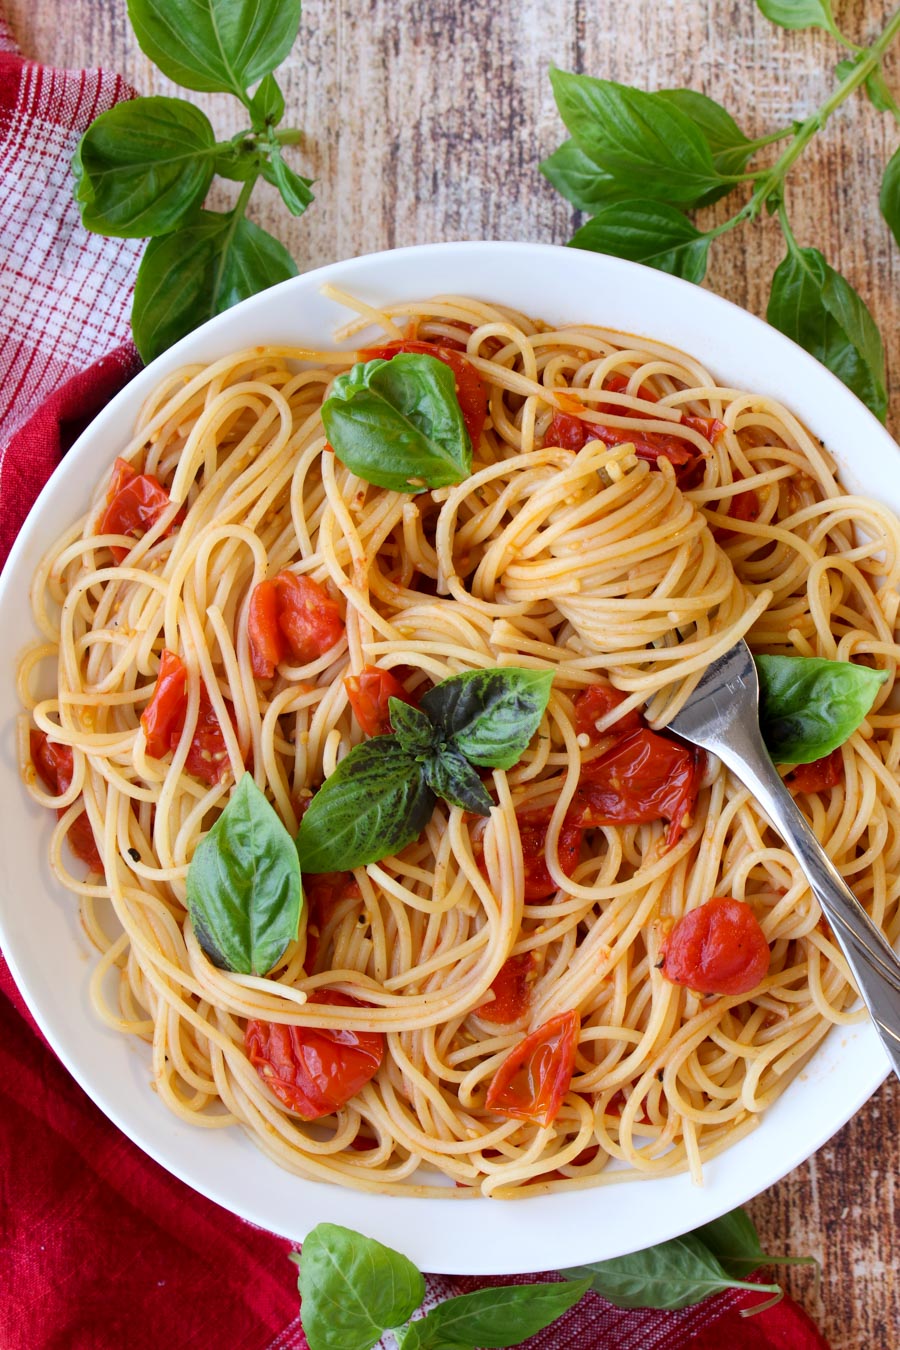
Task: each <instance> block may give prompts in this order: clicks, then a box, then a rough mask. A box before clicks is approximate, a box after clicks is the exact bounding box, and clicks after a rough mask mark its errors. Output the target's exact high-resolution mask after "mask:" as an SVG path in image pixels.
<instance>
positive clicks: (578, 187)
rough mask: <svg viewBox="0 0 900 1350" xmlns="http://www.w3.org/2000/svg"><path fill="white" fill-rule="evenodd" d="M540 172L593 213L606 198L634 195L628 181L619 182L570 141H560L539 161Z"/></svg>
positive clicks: (607, 201) (578, 205)
mask: <svg viewBox="0 0 900 1350" xmlns="http://www.w3.org/2000/svg"><path fill="white" fill-rule="evenodd" d="M540 170H541V173H542V174H543V175H544V177H545V178H546V179H547V181H548V182H550V183H552V184H553V186H554V187H555V188H556V191H557V192H559V193H560V194H561V195H562V196H563V197H565V198H566V200H567V201H570V202H571V203H572V205H573V206H574V207H576V208H577V209H578V210H579V211H589V212H590V213H591V214H593V213H594V212H595V211H599V210H601V208H602V207H604V206H608V205H609V204H610V202H618V201H625V200H627V199H628V198H629V197H633V196H634V187H633V186H632V184H631V183H630V182H625V183H620V182H619V180H618V178H616V176H615V174H613V173H607V172H606V170H605V169H601V168H600V165H599V164H595V163H594V161H593V160H592V159H591V158H590V156H589V155H586V154H585V153H584V151H583V150H582V149H580V148H579V146H577V145H576V144H575V142H574V141H563V143H562V145H561V146H560V147H559V149H558V150H554V152H553V154H552V155H548V157H547V158H546V159H545V160H544V161H543V162H542V163H541V165H540Z"/></svg>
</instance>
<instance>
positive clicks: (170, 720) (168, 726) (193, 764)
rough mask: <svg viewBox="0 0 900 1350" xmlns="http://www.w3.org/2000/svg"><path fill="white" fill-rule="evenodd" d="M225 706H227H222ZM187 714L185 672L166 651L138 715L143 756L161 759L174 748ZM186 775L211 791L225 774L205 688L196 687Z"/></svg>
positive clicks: (225, 752) (218, 731)
mask: <svg viewBox="0 0 900 1350" xmlns="http://www.w3.org/2000/svg"><path fill="white" fill-rule="evenodd" d="M226 706H228V705H227V704H226ZM186 714H187V668H186V667H185V664H184V662H183V661H182V659H181V657H180V656H176V655H175V653H174V652H170V651H168V650H166V649H164V650H163V654H162V656H161V657H160V661H159V673H158V675H157V677H156V686H155V688H154V690H153V696H152V698H151V699H150V702H149V703H148V704H147V706H146V708H145V709H144V711H143V712H142V713H141V726H142V727H143V728H144V735H145V736H146V738H147V754H148V755H151V756H152V757H153V758H154V759H162V758H163V756H164V755H166V754H168V752H169V751H170V750H176V749H177V748H178V742H179V741H180V740H181V733H182V731H183V730H184V719H185V716H186ZM184 767H185V770H186V771H187V773H190V774H193V776H194V777H195V778H199V779H200V781H201V783H205V784H206V785H207V787H212V786H213V785H214V784H215V783H218V782H219V780H220V778H221V777H222V775H223V774H224V773H226V772H227V771H228V767H229V759H228V750H227V748H226V746H225V737H224V735H223V734H222V728H221V726H220V724H219V719H218V717H217V716H216V712H215V709H214V708H213V705H212V700H211V699H210V697H209V694H208V692H207V689H206V685H205V684H201V685H200V707H199V708H198V710H197V725H196V727H195V729H194V734H193V736H192V737H191V744H190V746H189V748H188V752H187V758H186V759H185V762H184Z"/></svg>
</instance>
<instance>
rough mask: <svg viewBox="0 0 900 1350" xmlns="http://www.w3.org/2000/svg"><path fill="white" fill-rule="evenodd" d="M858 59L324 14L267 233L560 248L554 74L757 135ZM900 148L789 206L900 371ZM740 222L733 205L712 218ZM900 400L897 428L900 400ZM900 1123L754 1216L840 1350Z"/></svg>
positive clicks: (574, 10)
mask: <svg viewBox="0 0 900 1350" xmlns="http://www.w3.org/2000/svg"><path fill="white" fill-rule="evenodd" d="M6 6H7V10H8V12H9V14H10V18H11V21H12V23H13V27H14V31H15V33H16V35H17V37H18V39H19V42H20V44H21V46H22V48H23V50H24V51H25V52H26V53H27V54H28V55H31V56H34V57H35V58H36V59H39V60H41V61H45V62H49V63H52V64H57V65H68V66H80V65H97V64H102V65H105V66H107V67H109V68H111V69H116V70H118V71H120V72H121V73H122V74H123V75H124V76H125V77H126V78H127V79H129V80H130V81H131V82H132V83H133V84H134V85H135V86H136V87H137V88H138V89H140V90H141V91H142V92H145V93H151V92H155V93H170V92H172V90H171V86H169V85H168V83H167V81H165V80H164V79H163V78H162V77H161V76H160V75H159V74H158V72H156V71H155V70H154V68H153V67H152V66H151V64H150V63H149V62H148V61H147V60H146V58H145V57H144V56H143V55H142V53H141V52H140V51H139V50H138V48H137V46H136V44H135V42H134V40H133V37H132V36H131V33H130V30H129V27H128V24H127V20H126V17H125V0H65V3H64V4H61V3H60V0H6ZM890 8H891V7H890V6H888V5H887V4H886V3H884V2H883V3H880V4H878V3H876V4H872V3H870V2H869V0H847V3H845V4H843V5H839V6H838V10H839V14H840V16H841V18H842V21H843V22H844V24H845V27H846V29H847V31H848V32H849V33H850V34H851V36H853V37H854V38H857V39H858V40H860V41H863V40H864V39H865V38H866V37H867V36H871V35H872V34H874V33H875V32H877V31H878V30H879V28H880V27H881V24H882V22H883V20H884V18H885V17H886V16H887V14H888V13H889V11H890ZM839 55H840V53H839V52H838V50H837V49H836V47H835V44H834V43H833V42H832V41H831V39H830V38H828V36H827V35H826V34H824V33H822V32H819V31H809V32H801V33H788V32H783V31H781V30H778V29H775V28H774V27H772V25H771V24H769V23H767V22H766V21H765V20H764V19H763V18H762V17H761V15H760V14H759V13H758V11H757V10H756V8H755V6H754V5H753V4H752V3H750V0H694V2H693V3H676V2H675V0H668V3H666V0H631V3H630V4H629V5H627V6H623V5H596V4H590V3H588V0H554V2H553V3H551V4H547V3H542V2H541V0H515V3H514V2H513V0H506V3H504V2H503V0H464V3H460V2H459V0H368V2H367V3H361V0H308V3H307V5H306V9H305V15H304V21H303V30H302V36H301V40H300V42H299V43H298V45H297V48H296V52H295V54H294V55H292V56H291V58H290V59H289V61H288V62H287V64H286V66H285V67H284V68H283V70H282V72H281V74H280V76H279V78H280V79H281V81H282V84H283V86H284V89H285V93H286V97H287V103H288V108H289V110H290V115H291V120H292V121H294V122H296V123H297V124H299V125H301V126H303V127H304V128H306V130H307V135H308V139H307V142H306V144H305V146H304V147H303V149H302V150H301V151H299V152H297V157H296V159H295V162H296V163H297V166H298V167H299V168H301V169H302V170H303V172H305V173H307V174H309V175H311V176H313V177H315V178H316V179H317V180H318V182H317V188H316V191H317V196H318V200H317V202H316V204H315V206H314V207H313V209H312V210H310V211H309V212H308V213H307V215H306V216H305V217H303V218H302V219H301V220H299V221H294V220H291V219H290V218H289V217H288V216H287V215H286V213H285V212H284V211H283V210H282V209H281V207H280V206H279V204H278V202H277V200H276V198H275V194H274V192H273V191H272V190H271V189H268V188H265V189H264V190H261V191H260V192H259V194H258V195H259V198H260V200H259V202H258V204H255V205H254V216H255V218H256V219H257V220H258V221H259V223H260V224H262V225H264V226H266V227H267V228H269V229H271V230H273V231H274V232H275V233H277V234H279V236H280V237H281V238H282V239H284V241H285V242H286V243H287V245H288V246H289V247H290V248H291V250H292V252H293V253H294V255H295V256H296V257H297V258H298V260H300V263H301V266H310V267H311V266H317V265H319V264H321V263H325V262H329V261H332V260H334V259H337V258H344V257H351V256H354V255H357V254H360V253H367V252H371V251H373V250H376V249H381V248H393V247H397V246H401V245H405V244H414V243H423V242H428V241H431V240H439V239H466V238H470V239H477V238H488V239H536V240H544V241H548V242H557V243H562V242H564V241H565V240H566V239H567V238H568V237H569V235H570V233H571V230H572V226H573V223H574V220H573V215H572V212H571V211H570V210H569V208H568V206H567V204H566V203H565V202H564V201H562V200H561V199H560V198H558V197H557V196H556V195H555V194H554V192H553V191H552V189H551V188H550V187H549V185H548V184H546V183H545V182H544V180H543V179H542V178H541V176H540V174H539V173H538V172H537V164H538V161H539V160H540V158H541V157H542V156H543V155H546V154H548V153H549V152H550V151H551V150H552V149H553V148H554V147H555V145H556V144H557V143H558V141H559V140H560V139H561V138H562V134H563V133H562V128H561V125H560V124H559V122H558V119H557V116H556V111H555V108H554V105H553V99H552V96H551V93H550V86H549V82H548V80H547V76H546V72H547V68H548V66H549V65H550V64H553V63H555V64H558V65H560V66H562V67H565V68H567V69H577V70H583V71H586V72H588V73H591V74H597V75H605V76H609V77H611V78H614V79H619V80H623V81H625V82H628V83H635V84H640V85H643V86H644V87H646V88H664V87H669V86H673V85H690V86H692V87H694V88H698V89H702V90H704V91H705V92H706V93H708V94H710V95H712V96H713V97H715V98H717V99H719V100H720V101H721V102H723V103H724V104H725V105H726V106H727V107H728V108H729V109H730V110H731V111H732V112H733V113H734V115H735V116H736V117H737V119H738V121H739V122H740V124H741V125H742V126H743V127H744V129H745V130H746V131H747V133H748V134H750V135H754V136H756V135H760V134H762V133H764V132H767V131H771V130H773V129H774V128H775V127H777V126H788V125H789V124H790V123H791V121H792V120H793V119H794V118H797V117H800V116H802V115H803V114H804V113H806V112H808V111H809V110H810V109H811V108H812V107H813V106H814V104H815V103H817V102H818V101H819V100H821V98H822V97H824V96H825V93H826V92H827V90H828V88H829V87H830V78H831V76H830V72H831V69H832V67H833V65H834V63H835V61H836V60H837V59H838V58H839ZM894 64H895V65H896V62H895V63H894ZM194 97H196V99H197V101H198V102H199V103H201V104H202V105H203V106H204V107H205V108H206V110H207V111H208V113H209V115H210V116H211V117H212V119H213V123H214V125H215V126H216V128H217V130H218V131H220V133H221V134H223V135H224V134H230V133H231V132H233V131H235V130H237V129H238V126H239V125H240V121H241V119H240V109H239V108H238V106H237V104H236V103H235V102H234V101H233V100H230V99H228V98H226V97H225V96H224V95H222V96H219V95H215V96H211V97H203V96H194ZM896 141H897V132H896V129H895V127H894V125H893V123H892V122H891V120H890V119H889V118H886V117H884V116H882V115H880V114H878V113H877V112H876V111H875V110H874V109H872V108H870V107H869V106H868V105H867V104H866V103H865V101H864V100H863V99H862V98H856V99H855V100H854V101H853V102H852V105H850V106H848V107H846V108H844V109H842V110H841V111H840V112H839V113H838V115H837V116H836V117H835V118H834V119H833V122H832V123H831V124H830V125H829V127H828V128H827V130H826V132H825V134H824V135H822V136H820V137H817V138H816V141H815V142H814V144H813V146H812V147H811V148H810V150H809V152H808V153H807V155H806V156H805V157H804V158H803V160H802V161H801V162H800V164H799V165H798V166H797V170H796V172H795V173H794V174H793V175H792V177H791V180H790V185H789V189H788V194H787V200H788V206H789V209H790V214H791V219H792V221H793V224H794V229H795V232H796V234H797V237H798V239H799V240H800V242H801V243H804V244H807V243H810V244H815V245H817V246H818V247H819V248H821V249H822V250H823V252H824V253H825V254H826V256H827V257H828V258H829V260H830V261H831V262H832V263H833V265H834V266H836V267H838V268H839V269H840V270H841V271H842V272H843V273H844V274H845V275H846V276H847V277H848V278H849V279H850V280H851V281H852V282H853V284H854V285H855V286H856V287H857V288H858V289H859V290H860V291H861V292H862V294H863V295H864V296H865V298H866V299H867V301H868V303H869V305H870V307H871V308H872V310H873V312H874V314H875V316H876V318H877V320H878V322H879V324H880V326H881V330H882V333H883V334H884V337H885V343H886V347H887V354H888V363H889V373H890V372H891V371H896V370H898V359H900V286H898V284H897V283H898V279H900V278H898V270H900V263H898V254H897V252H896V248H895V246H894V244H893V243H892V241H891V237H890V234H889V232H888V230H887V227H886V226H885V224H884V222H883V220H882V219H881V216H880V215H879V213H878V209H877V187H878V180H879V177H880V170H881V166H882V165H883V164H884V163H885V162H886V160H887V159H888V157H889V155H890V154H891V152H892V150H893V148H894V145H895V144H896ZM227 191H228V190H227V189H226V190H225V192H224V193H223V196H222V198H221V203H220V204H224V203H225V202H226V201H227V200H228V198H227ZM726 210H727V208H725V207H723V206H722V205H721V204H720V205H719V206H718V207H716V208H715V209H714V211H713V213H712V215H711V219H714V220H719V219H724V218H725V214H726ZM782 256H783V246H782V243H781V238H780V233H779V231H778V228H777V225H776V224H775V223H774V222H773V221H769V220H766V221H763V222H760V223H759V224H757V225H756V226H755V227H754V228H752V229H744V230H742V231H740V232H739V233H736V234H734V235H731V236H729V237H727V238H726V239H724V240H723V241H722V242H721V243H720V244H719V245H717V247H716V249H715V250H714V252H713V263H712V269H711V273H710V281H709V284H710V285H711V286H712V287H713V289H715V290H717V291H719V292H720V293H721V294H723V295H726V296H728V297H729V298H730V299H732V300H735V301H736V302H737V303H738V304H740V305H744V306H745V307H746V308H748V309H751V310H753V311H754V312H756V313H759V314H764V312H765V305H766V297H767V294H768V285H769V279H770V277H771V274H772V272H773V270H774V268H775V267H776V266H777V264H778V262H779V261H780V259H781V257H782ZM895 386H896V390H897V392H896V393H895V395H894V399H893V401H892V409H893V414H894V423H893V425H894V427H895V429H896V427H897V426H898V425H900V381H896V382H895ZM898 1121H900V1088H898V1085H897V1084H896V1083H891V1084H889V1085H887V1086H886V1087H885V1088H884V1089H882V1090H881V1092H880V1093H878V1094H877V1095H876V1096H875V1097H874V1098H873V1099H872V1101H871V1102H870V1103H869V1105H868V1106H867V1107H866V1108H865V1109H864V1110H863V1111H862V1112H860V1113H859V1115H858V1116H857V1117H856V1118H855V1119H854V1120H853V1121H852V1122H851V1123H850V1124H849V1125H848V1126H847V1127H846V1128H845V1129H844V1130H843V1131H842V1132H841V1133H840V1134H839V1135H838V1136H837V1137H836V1138H835V1139H834V1140H833V1141H832V1142H831V1143H830V1144H829V1145H827V1146H826V1147H825V1148H824V1149H822V1150H821V1152H820V1153H819V1154H818V1155H817V1156H816V1157H815V1158H813V1159H812V1160H811V1161H810V1162H809V1163H807V1164H806V1165H805V1166H803V1167H801V1168H798V1169H797V1170H796V1171H795V1172H793V1173H791V1174H790V1176H788V1177H786V1178H785V1179H784V1180H783V1181H782V1182H780V1183H779V1184H778V1185H776V1186H774V1187H772V1189H771V1190H769V1191H768V1192H766V1194H765V1195H762V1196H760V1197H759V1198H758V1199H757V1200H755V1201H754V1202H753V1205H752V1207H751V1208H752V1212H753V1215H754V1218H755V1219H756V1221H757V1223H758V1225H759V1227H760V1230H761V1232H762V1235H763V1239H764V1243H765V1245H766V1247H767V1249H768V1250H770V1251H773V1252H784V1251H789V1252H792V1253H795V1254H801V1253H812V1254H814V1255H817V1256H818V1257H819V1258H820V1259H821V1260H822V1262H823V1267H824V1278H823V1283H822V1289H821V1297H820V1299H819V1300H818V1301H817V1300H816V1298H815V1296H814V1288H813V1280H812V1277H811V1275H810V1274H809V1273H808V1272H807V1271H806V1270H803V1269H801V1270H798V1271H790V1272H787V1273H786V1274H785V1276H784V1279H785V1283H786V1284H787V1285H788V1286H789V1288H790V1289H791V1291H792V1292H793V1293H794V1295H795V1296H796V1297H798V1298H799V1299H800V1300H801V1301H802V1302H803V1303H804V1304H805V1305H806V1306H807V1307H808V1308H809V1309H810V1311H811V1312H812V1313H813V1314H814V1315H815V1316H816V1317H817V1319H818V1321H819V1323H820V1325H821V1326H822V1327H823V1329H824V1330H825V1331H826V1333H827V1335H828V1336H829V1338H830V1340H831V1344H832V1347H833V1350H856V1348H857V1347H859V1346H866V1347H871V1350H889V1347H890V1346H892V1345H894V1344H897V1343H898V1340H900V1280H898V1274H897V1271H898V1268H900V1240H898V1236H897V1218H896V1215H897V1205H896V1201H897V1185H898V1182H897V1178H898V1176H900V1142H898V1134H900V1132H898V1128H897V1125H898Z"/></svg>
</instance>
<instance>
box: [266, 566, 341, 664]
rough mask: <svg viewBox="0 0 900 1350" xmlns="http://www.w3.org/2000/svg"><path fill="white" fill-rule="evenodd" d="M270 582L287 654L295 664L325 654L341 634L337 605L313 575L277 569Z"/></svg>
mask: <svg viewBox="0 0 900 1350" xmlns="http://www.w3.org/2000/svg"><path fill="white" fill-rule="evenodd" d="M273 584H274V586H275V594H276V597H277V605H278V627H279V628H280V629H281V632H282V634H283V635H284V638H285V641H286V642H287V652H286V655H287V656H290V657H291V658H292V659H293V661H294V662H295V663H296V664H297V665H306V663H307V662H308V661H315V659H316V658H317V657H319V656H324V655H325V653H326V652H327V651H330V649H331V648H332V647H333V646H334V644H335V643H336V642H339V641H340V639H341V638H342V637H343V635H344V620H343V619H342V618H341V609H340V605H339V604H338V603H337V601H336V600H332V598H331V596H330V595H329V594H328V592H327V591H326V590H325V588H324V587H323V586H320V585H319V583H318V582H317V581H313V579H312V577H298V576H297V575H296V573H294V572H279V573H278V575H277V576H276V577H275V580H274V583H273Z"/></svg>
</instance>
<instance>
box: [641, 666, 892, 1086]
mask: <svg viewBox="0 0 900 1350" xmlns="http://www.w3.org/2000/svg"><path fill="white" fill-rule="evenodd" d="M668 729H669V730H670V731H674V732H676V733H677V734H678V735H679V736H681V737H683V738H684V740H686V741H691V742H692V743H693V744H694V745H700V746H702V747H703V749H704V750H709V751H710V753H711V754H713V755H716V756H717V757H718V758H719V759H720V760H721V761H722V763H723V764H725V765H727V767H728V768H729V769H730V770H731V772H732V773H733V774H734V775H735V777H736V778H739V779H740V781H741V782H742V783H743V784H744V786H745V787H746V788H749V789H750V791H751V792H752V794H753V796H754V797H755V798H756V800H757V802H758V803H759V805H760V806H761V807H762V809H763V810H764V811H765V813H766V815H767V816H768V818H769V820H770V821H771V823H772V825H773V826H774V828H775V829H776V830H777V832H778V833H779V834H780V835H781V837H782V839H783V840H784V842H785V843H786V844H787V845H789V847H790V848H791V849H792V850H793V852H794V853H795V854H796V856H797V861H798V862H799V863H800V866H801V867H802V868H803V871H804V872H805V873H806V877H807V880H808V881H809V884H810V887H811V888H812V892H813V894H814V895H815V897H816V899H817V900H818V902H819V904H820V905H821V906H822V909H823V910H824V912H825V914H826V915H827V917H828V921H829V923H830V924H831V927H832V930H833V932H834V935H835V937H836V939H837V941H838V943H839V945H840V948H841V951H842V952H843V953H844V956H845V957H846V958H847V964H848V965H849V967H850V969H851V970H852V972H853V977H854V979H855V981H856V986H857V988H858V989H859V992H860V994H861V996H862V999H863V1002H864V1003H865V1005H866V1007H867V1008H868V1010H869V1012H870V1013H871V1015H872V1021H873V1022H874V1023H875V1029H876V1031H877V1032H878V1035H879V1036H880V1037H881V1043H882V1045H883V1046H884V1048H885V1050H886V1051H887V1055H888V1059H889V1060H890V1062H891V1065H892V1067H893V1070H894V1073H895V1074H896V1075H897V1077H898V1078H900V959H898V958H897V956H896V955H895V954H894V952H893V951H892V949H891V946H890V944H889V942H888V941H887V939H886V937H885V936H884V934H883V933H882V932H881V930H880V929H879V928H876V926H875V924H874V923H873V922H872V920H871V919H870V918H869V916H868V914H867V913H866V911H865V910H864V909H863V907H862V905H861V904H860V903H859V901H858V900H857V898H856V896H855V895H854V894H853V892H852V891H851V890H850V888H849V887H848V886H847V884H846V882H845V881H844V879H843V878H842V877H841V876H840V874H839V873H838V871H837V869H836V868H835V866H834V864H833V863H832V862H831V860H830V859H829V857H828V855H827V854H826V852H825V850H824V849H823V848H822V846H821V844H820V843H819V841H818V839H816V836H815V835H814V834H813V832H812V830H811V829H810V827H809V825H808V824H807V822H806V819H805V817H804V816H803V815H802V813H801V812H800V810H799V808H798V807H797V805H796V803H795V802H794V799H793V797H792V796H791V794H790V792H788V790H787V788H786V787H785V786H784V784H783V783H782V781H781V778H780V777H779V775H778V773H777V771H776V769H775V766H774V764H773V763H772V761H771V760H770V758H769V755H768V752H767V750H766V747H765V745H764V743H763V738H762V734H761V732H760V729H759V679H758V677H757V673H756V666H755V664H754V662H753V657H752V656H751V654H750V648H749V647H748V646H747V644H746V642H744V641H743V640H742V641H740V642H738V643H736V644H735V646H733V647H731V648H730V649H729V650H728V651H727V652H726V653H725V654H724V656H720V657H719V659H718V660H717V661H713V663H712V665H711V666H709V668H708V669H707V670H706V671H705V672H704V675H703V678H702V680H701V681H700V683H699V684H698V685H697V687H696V689H695V690H694V692H693V693H692V694H691V696H690V698H689V699H688V701H687V703H686V704H685V705H684V707H683V708H682V709H681V711H680V712H679V713H677V714H676V715H675V717H673V718H672V720H671V722H670V723H669V726H668Z"/></svg>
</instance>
